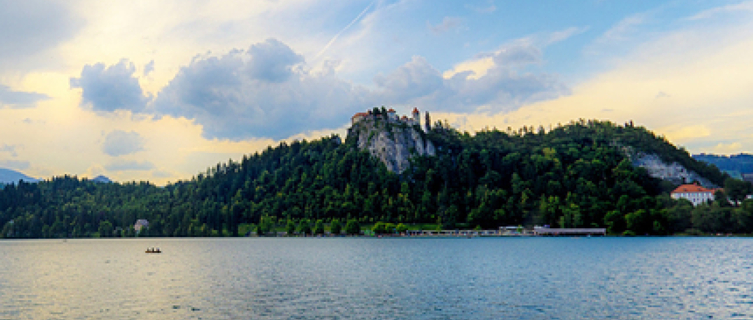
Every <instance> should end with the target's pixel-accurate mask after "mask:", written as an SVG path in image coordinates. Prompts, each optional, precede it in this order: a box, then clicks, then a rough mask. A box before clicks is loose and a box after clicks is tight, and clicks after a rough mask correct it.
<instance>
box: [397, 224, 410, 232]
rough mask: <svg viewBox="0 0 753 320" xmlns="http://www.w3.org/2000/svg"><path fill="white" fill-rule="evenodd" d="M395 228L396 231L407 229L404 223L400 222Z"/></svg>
mask: <svg viewBox="0 0 753 320" xmlns="http://www.w3.org/2000/svg"><path fill="white" fill-rule="evenodd" d="M395 230H396V231H397V232H398V233H405V232H406V231H408V226H406V225H405V224H402V223H398V224H397V227H395Z"/></svg>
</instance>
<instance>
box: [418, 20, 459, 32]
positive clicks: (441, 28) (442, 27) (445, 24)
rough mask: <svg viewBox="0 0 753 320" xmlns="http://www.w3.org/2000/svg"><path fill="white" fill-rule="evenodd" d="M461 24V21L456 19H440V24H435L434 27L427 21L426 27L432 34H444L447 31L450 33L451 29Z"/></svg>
mask: <svg viewBox="0 0 753 320" xmlns="http://www.w3.org/2000/svg"><path fill="white" fill-rule="evenodd" d="M461 22H462V19H460V18H458V17H444V18H443V19H442V22H440V23H437V24H436V25H433V24H431V23H430V22H428V21H427V22H426V26H427V27H428V28H429V30H431V32H433V33H434V34H442V33H445V32H447V31H450V30H452V29H455V28H457V27H459V26H460V23H461Z"/></svg>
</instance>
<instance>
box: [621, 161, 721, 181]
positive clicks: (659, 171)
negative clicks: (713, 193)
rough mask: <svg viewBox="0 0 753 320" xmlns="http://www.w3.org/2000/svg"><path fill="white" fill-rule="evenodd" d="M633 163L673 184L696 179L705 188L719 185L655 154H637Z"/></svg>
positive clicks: (651, 174) (653, 175)
mask: <svg viewBox="0 0 753 320" xmlns="http://www.w3.org/2000/svg"><path fill="white" fill-rule="evenodd" d="M632 161H633V165H636V166H639V167H642V168H645V169H646V171H648V174H649V175H650V176H652V177H654V178H659V179H663V180H667V181H670V182H672V183H675V184H682V183H691V182H693V181H698V182H700V183H701V185H703V186H704V187H707V188H716V187H719V186H717V185H715V184H713V183H711V181H709V180H708V179H706V178H704V177H701V175H699V174H698V173H696V172H694V171H692V170H688V169H686V168H685V167H683V166H682V165H680V164H679V163H677V162H673V163H666V162H664V161H662V160H661V159H660V158H659V156H657V155H655V154H639V155H638V156H637V157H634V158H633V159H632Z"/></svg>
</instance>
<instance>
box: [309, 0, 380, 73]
mask: <svg viewBox="0 0 753 320" xmlns="http://www.w3.org/2000/svg"><path fill="white" fill-rule="evenodd" d="M374 2H376V0H374V1H372V2H371V3H369V5H368V6H366V9H363V11H361V13H359V14H358V16H357V17H356V18H355V19H353V21H351V22H350V23H348V25H347V26H345V28H343V29H342V30H340V32H338V33H337V34H336V35H335V36H334V37H332V40H329V42H327V45H326V46H324V48H322V50H321V51H319V53H317V54H316V57H314V60H316V59H318V58H319V56H321V55H322V53H324V51H327V49H329V47H330V46H331V45H332V44H333V43H335V41H336V40H337V38H339V37H340V35H341V34H342V33H343V32H345V30H348V28H350V26H352V25H353V24H354V23H356V22H357V21H358V20H360V19H361V17H362V16H363V15H364V14H366V11H369V8H371V6H373V5H374Z"/></svg>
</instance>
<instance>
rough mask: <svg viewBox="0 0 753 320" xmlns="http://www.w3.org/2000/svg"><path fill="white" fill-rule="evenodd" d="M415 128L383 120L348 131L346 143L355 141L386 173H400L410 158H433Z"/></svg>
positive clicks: (430, 148)
mask: <svg viewBox="0 0 753 320" xmlns="http://www.w3.org/2000/svg"><path fill="white" fill-rule="evenodd" d="M419 130H420V129H418V126H412V125H407V124H404V123H397V122H392V121H386V120H370V121H361V122H358V123H356V124H354V125H353V126H352V127H351V128H350V129H349V130H348V139H356V141H357V145H358V149H359V150H367V151H368V152H369V153H370V154H371V155H372V156H374V157H376V158H378V159H379V160H380V161H382V163H384V165H385V166H386V167H387V169H388V170H390V171H392V172H396V173H401V172H403V171H404V170H405V169H407V168H408V167H409V166H410V161H409V160H410V158H411V157H413V156H424V155H428V156H434V155H436V149H435V148H434V144H432V143H431V141H429V140H427V139H425V138H424V135H423V132H420V131H419Z"/></svg>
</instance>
